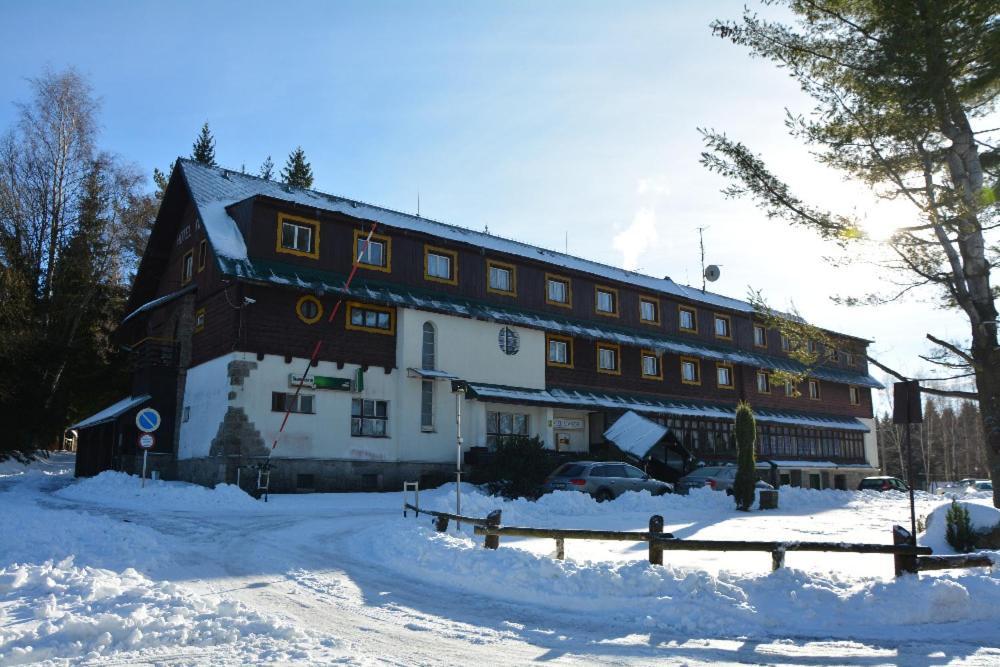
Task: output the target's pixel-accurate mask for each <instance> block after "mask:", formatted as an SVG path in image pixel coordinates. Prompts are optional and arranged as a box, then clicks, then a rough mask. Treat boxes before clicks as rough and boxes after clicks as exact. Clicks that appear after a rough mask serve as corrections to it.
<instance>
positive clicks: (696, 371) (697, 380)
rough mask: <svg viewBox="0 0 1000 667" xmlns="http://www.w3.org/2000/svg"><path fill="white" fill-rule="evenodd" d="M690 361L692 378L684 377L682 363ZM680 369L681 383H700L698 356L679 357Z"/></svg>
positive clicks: (699, 360)
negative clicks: (692, 371)
mask: <svg viewBox="0 0 1000 667" xmlns="http://www.w3.org/2000/svg"><path fill="white" fill-rule="evenodd" d="M685 363H692V364H694V376H695V379H694V380H686V379H684V364H685ZM680 371H681V384H690V385H701V359H699V358H698V357H681V358H680Z"/></svg>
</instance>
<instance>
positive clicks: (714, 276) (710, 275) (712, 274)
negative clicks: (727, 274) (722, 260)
mask: <svg viewBox="0 0 1000 667" xmlns="http://www.w3.org/2000/svg"><path fill="white" fill-rule="evenodd" d="M720 275H722V272H721V271H719V267H718V266H716V265H715V264H709V265H708V266H706V267H705V279H706V280H707V281H708V282H710V283H714V282H715V281H716V280H718V279H719V276H720Z"/></svg>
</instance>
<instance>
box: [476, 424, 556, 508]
mask: <svg viewBox="0 0 1000 667" xmlns="http://www.w3.org/2000/svg"><path fill="white" fill-rule="evenodd" d="M553 466H554V459H553V457H551V456H550V454H549V452H548V451H546V449H545V445H543V444H542V441H541V439H539V438H538V437H537V436H536V437H534V438H528V437H526V436H506V437H502V438H499V439H498V440H497V446H496V450H495V451H494V452H493V456H492V459H491V461H490V463H489V465H488V466H487V470H486V477H487V482H486V485H487V488H488V489H489V491H490V493H492V494H494V495H501V496H503V497H504V498H521V497H524V498H537V497H538V496H539V495H541V486H542V483H543V482H544V481H545V478H546V476H548V474H549V473H550V472H552V468H553Z"/></svg>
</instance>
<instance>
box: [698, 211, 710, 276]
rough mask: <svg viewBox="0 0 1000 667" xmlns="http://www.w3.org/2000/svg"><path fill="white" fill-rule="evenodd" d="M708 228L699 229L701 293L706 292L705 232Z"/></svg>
mask: <svg viewBox="0 0 1000 667" xmlns="http://www.w3.org/2000/svg"><path fill="white" fill-rule="evenodd" d="M706 229H708V227H699V228H698V247H700V248H701V291H702V292H704V291H705V230H706Z"/></svg>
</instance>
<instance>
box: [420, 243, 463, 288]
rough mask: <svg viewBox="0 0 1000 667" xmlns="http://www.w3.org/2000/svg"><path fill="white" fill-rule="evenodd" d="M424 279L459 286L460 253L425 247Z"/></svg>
mask: <svg viewBox="0 0 1000 667" xmlns="http://www.w3.org/2000/svg"><path fill="white" fill-rule="evenodd" d="M424 279H425V280H430V281H433V282H436V283H445V284H447V285H457V284H458V253H457V252H455V251H454V250H445V249H444V248H436V247H434V246H424Z"/></svg>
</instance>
